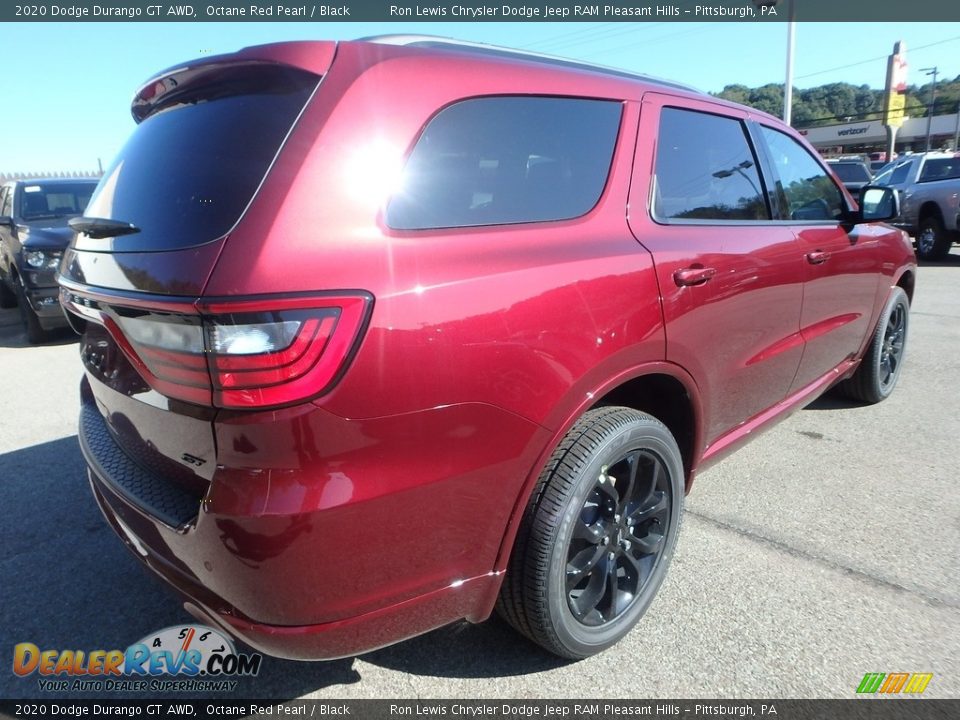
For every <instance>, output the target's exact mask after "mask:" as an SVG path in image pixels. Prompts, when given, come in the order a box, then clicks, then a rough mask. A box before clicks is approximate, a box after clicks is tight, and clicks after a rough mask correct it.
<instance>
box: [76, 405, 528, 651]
mask: <svg viewBox="0 0 960 720" xmlns="http://www.w3.org/2000/svg"><path fill="white" fill-rule="evenodd" d="M85 395H86V397H85V399H84V403H83V405H82V408H83V409H82V413H81V423H80V444H81V448H82V450H83V453H84V456H85V458H86V461H87V465H88V469H89V479H90V483H91V486H92V489H93V494H94V496H95V498H96V500H97V503H98V504H99V506H100V508H101V510H102V512H103V514H104V516H105V517H106V518H107V521H108V522H109V524H110V525H111V527H113V529H114V531H115V532H116V533H117V535H118V536H119V537H120V538H121V539H122V540H123V541H124V543H125V544H126V546H127V547H128V548H129V549H130V550H131V552H133V553H134V555H136V556H137V557H138V558H139V559H140V560H141V561H142V562H143V563H144V564H145V565H147V567H149V568H150V569H151V570H152V571H153V572H154V573H156V574H157V575H159V576H160V577H161V578H163V579H164V580H165V581H167V582H168V583H169V584H170V585H172V586H173V588H174V589H175V590H176V591H177V592H178V593H179V594H180V596H181V597H182V600H183V604H184V607H185V608H186V609H187V610H188V611H189V612H190V613H192V614H193V615H194V616H195V617H198V618H200V619H202V620H203V621H204V622H206V623H207V624H210V625H213V626H216V627H219V628H221V629H222V630H224V631H225V632H227V633H229V634H230V635H232V636H234V637H236V638H238V639H240V640H243V641H244V642H246V643H247V644H249V645H251V646H252V647H254V648H256V649H258V650H261V651H263V652H265V653H268V654H270V655H275V656H279V657H285V658H293V659H311V660H320V659H332V658H337V657H346V656H351V655H355V654H357V653H361V652H366V651H369V650H372V649H375V648H378V647H382V646H384V645H388V644H391V643H393V642H397V641H400V640H403V639H405V638H408V637H412V636H414V635H417V634H420V633H423V632H426V631H429V630H432V629H434V628H437V627H440V626H442V625H445V624H447V623H449V622H453V621H455V620H458V619H461V618H466V619H468V620H471V621H480V620H483V619H485V618H486V617H487V615H489V613H490V611H491V610H492V607H493V602H494V599H495V596H496V592H497V590H498V588H499V584H500V577H499V576H498V575H497V574H495V573H493V572H492V569H493V568H494V566H495V564H496V559H497V553H498V551H499V546H500V542H501V541H502V537H503V532H504V528H505V526H506V523H507V518H508V517H509V513H510V511H511V509H512V505H513V502H514V500H515V498H516V494H517V492H518V490H519V484H520V483H521V482H522V480H523V478H524V476H525V472H521V471H520V468H521V467H522V466H523V465H524V464H525V463H527V462H529V460H528V459H527V457H528V455H529V454H531V453H532V452H533V451H534V450H535V449H536V443H532V442H527V443H519V444H518V443H517V441H516V437H517V432H518V430H519V429H521V427H523V425H524V424H525V423H526V421H521V420H520V419H518V418H515V417H514V416H509V414H505V413H503V412H502V411H499V410H495V409H492V408H489V407H488V406H482V407H481V408H480V409H479V410H478V409H477V408H465V409H464V408H461V409H460V410H459V411H458V410H457V409H456V408H455V407H449V408H444V409H442V410H430V411H424V413H423V414H424V415H426V416H427V417H424V418H417V417H415V416H403V417H401V418H399V419H381V420H379V421H347V420H343V419H341V418H337V417H335V416H331V415H330V414H329V413H326V412H324V411H321V410H319V409H318V408H315V407H312V406H311V408H310V409H306V410H302V411H301V413H300V414H299V415H295V416H294V417H293V418H291V419H290V421H291V422H294V423H295V424H296V425H297V432H298V433H299V437H300V438H301V439H302V438H304V437H307V436H310V437H316V439H317V440H320V439H325V440H326V443H325V446H326V448H327V450H328V452H329V455H327V456H325V459H324V460H323V461H320V460H317V463H316V465H315V466H313V467H307V468H301V469H302V470H306V471H308V474H306V475H305V474H303V473H296V472H293V470H292V469H288V470H286V471H284V472H281V471H279V470H277V469H275V468H274V469H273V470H270V469H264V466H266V468H269V466H270V464H269V462H268V461H267V459H266V458H259V459H258V458H256V457H254V458H253V463H254V464H255V465H257V467H256V469H249V470H242V469H237V468H235V469H234V470H232V471H228V470H227V469H226V468H223V467H222V465H221V466H219V467H218V474H217V475H215V476H214V479H213V481H212V482H211V485H210V488H209V489H208V491H207V493H206V494H205V495H204V496H203V497H201V496H199V495H197V494H196V493H195V492H194V491H190V490H187V489H184V488H181V487H179V486H176V485H174V484H171V483H169V482H168V481H165V479H164V478H163V477H158V476H156V475H153V474H151V473H149V472H147V471H146V470H144V469H143V468H141V467H140V466H139V465H137V464H136V463H135V462H134V461H133V460H131V459H130V458H129V457H128V456H127V455H126V453H124V452H123V450H121V449H120V447H119V446H118V445H117V443H116V441H114V439H113V437H112V435H111V433H110V431H109V429H108V428H107V424H106V421H105V420H104V419H103V417H102V416H101V415H100V413H99V411H98V409H97V407H96V405H95V404H93V402H92V398H91V397H90V396H89V393H85ZM457 412H460V413H464V412H466V413H469V414H470V415H471V417H472V422H473V423H474V424H477V425H482V426H485V427H487V428H489V432H491V433H492V434H493V435H494V438H493V440H494V442H493V443H492V444H491V445H490V448H491V449H490V450H488V452H487V453H485V454H483V455H481V456H478V455H477V454H476V453H474V454H473V455H471V454H470V453H468V452H465V451H464V449H463V448H457V447H453V449H452V451H451V452H452V454H453V455H456V456H459V457H460V458H461V461H465V462H467V463H468V464H469V465H470V466H471V467H472V469H466V468H454V467H450V466H449V465H447V464H445V463H443V462H439V460H440V459H442V457H444V456H446V455H448V454H449V453H446V452H437V453H435V457H436V458H437V460H438V462H437V463H434V465H435V467H433V468H432V472H431V470H430V469H427V468H426V466H424V467H423V468H421V467H415V468H411V467H410V462H411V457H404V455H403V454H402V453H401V452H399V451H398V450H397V449H396V448H393V449H391V448H389V447H384V446H385V445H389V442H396V443H397V444H398V445H399V446H401V447H405V451H406V453H407V454H408V456H409V454H410V453H411V448H410V447H406V446H407V445H408V443H409V439H410V438H409V435H410V432H409V431H410V428H417V429H418V430H419V431H422V432H425V433H426V434H427V435H428V436H429V435H431V434H432V433H434V432H435V431H436V428H438V427H446V428H447V431H448V432H449V430H450V427H451V426H450V424H449V423H450V422H451V421H454V420H455V415H456V413H457ZM304 413H306V417H307V418H309V421H308V420H307V419H305V416H304ZM434 413H440V414H439V415H437V416H436V417H432V415H433V414H434ZM451 413H452V414H451ZM274 415H277V414H276V413H275V414H274ZM415 415H419V413H418V414H415ZM510 418H513V419H512V420H511V419H510ZM247 419H248V418H247ZM310 422H312V423H314V424H315V427H314V429H313V430H311V428H310V427H309V423H310ZM238 423H239V424H238V425H237V426H231V425H230V424H229V423H227V424H226V427H219V424H218V445H219V446H220V447H221V448H223V447H225V446H226V447H231V446H232V447H240V448H241V449H242V450H243V453H242V454H243V455H245V456H250V455H254V456H256V454H257V453H256V452H252V451H251V449H250V448H251V447H252V446H257V447H260V446H261V441H264V443H265V444H264V445H263V447H264V450H265V452H268V453H276V452H277V447H278V444H279V443H280V440H279V438H281V437H287V436H288V428H286V427H285V423H284V421H283V419H282V418H281V419H280V420H277V419H276V417H274V422H272V423H269V424H266V425H263V426H260V425H257V424H254V425H252V426H251V425H250V424H249V423H244V422H242V421H238ZM384 423H388V424H389V425H390V427H387V426H386V425H385V424H384ZM396 423H400V424H402V426H403V427H406V428H407V434H406V437H405V436H404V433H402V432H398V431H397V429H396V427H393V425H394V424H396ZM320 426H322V431H321V427H320ZM452 427H453V428H457V427H458V425H457V424H456V423H455V424H454V425H453V426H452ZM460 427H462V424H461V425H460ZM525 430H526V433H527V438H528V440H531V439H532V436H536V437H539V435H538V434H537V432H536V428H535V426H534V427H533V428H531V427H525ZM258 431H259V432H266V433H267V435H268V436H267V437H258V435H257V433H258ZM234 432H235V433H237V437H241V436H242V437H243V438H246V442H247V443H249V445H243V444H242V443H239V442H232V441H231V440H230V439H229V438H230V437H231V433H234ZM270 432H273V433H276V435H275V436H273V435H270ZM507 436H511V438H512V439H511V440H508V439H507ZM377 437H383V438H394V439H395V440H392V441H389V442H388V441H384V442H383V443H381V444H380V445H378V444H377V443H372V439H374V438H377ZM466 439H470V438H466ZM436 440H438V441H439V440H442V438H436ZM287 442H288V443H289V438H288V439H287ZM451 444H452V445H454V446H455V445H456V444H457V443H456V442H453V443H451V442H449V441H448V442H447V443H446V444H445V445H451ZM473 444H474V445H476V441H475V440H474V443H473ZM343 445H345V447H344V446H343ZM311 450H312V451H313V452H315V453H316V452H319V451H318V449H317V448H316V447H314V446H312V447H311ZM504 453H506V454H507V456H508V458H509V461H505V460H504V457H503V456H504ZM225 457H229V453H225V452H224V453H221V456H220V458H219V459H218V462H221V463H222V462H223V460H224V458H225ZM274 459H275V458H274ZM295 459H297V460H298V462H299V461H302V460H303V458H302V457H300V458H295ZM325 463H333V466H334V467H336V468H337V470H336V472H333V473H331V472H330V471H329V469H324V465H325ZM364 463H366V464H364ZM511 465H515V468H514V469H513V471H511V468H510V466H511ZM436 472H439V473H440V477H439V478H438V477H437V476H436V475H435V474H433V473H436ZM448 473H452V474H448ZM505 478H506V479H512V478H515V483H516V485H515V486H514V485H513V484H512V483H513V481H512V480H511V482H507V481H506V480H505ZM498 483H499V484H500V485H501V486H502V487H500V488H497V484H498ZM494 490H497V491H500V492H495V491H494ZM501 493H502V494H501Z"/></svg>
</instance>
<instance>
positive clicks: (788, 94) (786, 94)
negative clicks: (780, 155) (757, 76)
mask: <svg viewBox="0 0 960 720" xmlns="http://www.w3.org/2000/svg"><path fill="white" fill-rule="evenodd" d="M793 4H794V0H787V78H786V82H785V83H784V85H783V121H784V122H785V123H786V124H787V125H789V124H790V120H791V119H792V117H793V46H794V43H795V41H796V37H797V23H796V22H794V14H793Z"/></svg>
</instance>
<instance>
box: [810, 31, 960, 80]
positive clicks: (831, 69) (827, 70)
mask: <svg viewBox="0 0 960 720" xmlns="http://www.w3.org/2000/svg"><path fill="white" fill-rule="evenodd" d="M957 40H960V35H958V36H956V37H952V38H947V39H946V40H938V41H937V42H932V43H929V44H928V45H920V46H919V47H915V48H913V49H911V50H910V52H911V53H915V52H919V51H920V50H926V49H927V48H931V47H934V46H935V45H943V44H944V43H948V42H955V41H957ZM887 57H888V56H887V55H881V56H879V57H874V58H870V59H869V60H859V61H858V62H854V63H849V64H847V65H839V66H837V67H832V68H827V69H826V70H817V71H816V72H812V73H807V74H806V75H797V77H796V78H794V79H795V80H803V79H804V78H808V77H814V76H815V75H825V74H826V73H829V72H833V71H835V70H846V69H847V68H852V67H857V66H859V65H866V64H868V63H872V62H877V61H878V60H886V59H887Z"/></svg>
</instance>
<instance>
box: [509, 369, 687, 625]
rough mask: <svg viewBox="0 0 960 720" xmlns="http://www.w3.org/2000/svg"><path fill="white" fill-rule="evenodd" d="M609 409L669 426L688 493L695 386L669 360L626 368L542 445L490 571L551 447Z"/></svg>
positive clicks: (588, 398) (515, 526) (570, 413)
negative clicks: (596, 411) (586, 417)
mask: <svg viewBox="0 0 960 720" xmlns="http://www.w3.org/2000/svg"><path fill="white" fill-rule="evenodd" d="M610 405H622V406H624V407H629V408H632V409H634V410H639V411H641V412H645V413H648V414H649V415H652V416H653V417H655V418H657V419H658V420H660V422H662V423H663V424H664V425H666V426H667V428H668V429H669V430H670V432H671V434H673V436H674V438H675V439H676V440H677V444H678V445H679V447H680V453H681V456H682V457H683V465H684V474H685V478H684V489H685V492H689V491H690V488H691V486H692V484H693V479H694V477H695V475H696V469H697V465H698V463H699V461H700V456H701V455H702V452H703V431H702V428H703V421H702V415H703V413H702V407H701V403H700V394H699V390H698V388H697V384H696V382H695V381H694V379H693V377H692V376H691V375H690V374H689V373H687V372H686V371H685V370H684V369H683V368H681V367H680V366H678V365H674V364H672V363H667V362H656V363H650V364H648V365H644V366H641V367H636V368H632V369H630V370H626V371H624V372H623V373H620V374H619V375H617V376H615V377H613V378H611V379H610V380H609V381H608V382H606V383H604V384H603V385H602V386H600V387H598V388H597V389H596V390H594V391H592V392H588V393H586V394H584V395H581V399H580V401H579V402H577V403H574V404H573V408H572V409H571V410H570V411H568V412H567V413H566V414H565V417H566V419H565V421H564V422H563V423H562V424H561V425H560V426H559V427H557V429H556V431H555V432H554V433H553V435H552V436H551V438H550V440H549V442H547V443H545V444H544V448H543V449H542V451H541V452H540V454H539V456H538V457H537V460H536V462H535V463H534V465H533V466H532V467H531V469H530V472H529V473H528V475H527V477H526V479H525V480H524V483H523V485H522V486H521V489H520V492H519V494H518V496H517V498H516V500H515V502H514V506H513V510H512V511H511V513H510V517H509V519H508V521H507V525H506V527H505V529H504V534H503V538H502V540H501V542H500V550H499V552H498V555H497V561H496V566H495V568H494V572H496V573H502V572H504V571H505V569H506V566H507V563H508V562H509V559H510V554H511V552H512V549H513V544H514V542H515V540H516V535H517V529H518V528H519V525H520V522H521V520H522V518H523V514H524V511H525V510H526V507H527V504H528V502H529V500H530V496H531V494H532V493H533V491H534V489H535V488H536V484H537V479H538V478H539V477H540V473H541V471H542V470H543V467H544V465H545V464H546V463H547V461H548V460H549V458H550V455H551V454H552V453H553V450H554V448H556V447H557V445H558V444H559V443H560V442H561V440H562V439H563V437H564V435H566V433H567V431H569V430H570V428H571V427H573V425H574V424H575V423H576V422H577V420H578V419H579V418H580V416H582V415H583V414H584V413H585V412H587V411H589V410H592V409H593V408H596V407H602V406H610ZM491 609H492V604H491Z"/></svg>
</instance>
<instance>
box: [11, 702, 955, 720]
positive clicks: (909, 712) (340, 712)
mask: <svg viewBox="0 0 960 720" xmlns="http://www.w3.org/2000/svg"><path fill="white" fill-rule="evenodd" d="M0 715H2V716H6V717H14V718H45V717H51V718H52V717H56V718H63V717H77V718H81V717H87V718H94V717H96V718H105V719H107V720H112V718H129V717H144V718H199V719H200V720H206V719H207V718H223V717H248V718H257V717H269V718H279V717H311V718H343V717H349V718H361V719H362V720H398V719H400V718H427V717H444V718H465V719H468V720H531V719H534V720H553V719H554V718H557V719H559V718H565V719H569V720H624V719H625V718H684V720H686V719H687V718H695V719H696V720H700V719H701V718H710V719H711V720H717V719H718V718H724V719H729V718H776V719H777V720H815V719H819V720H824V719H826V718H829V719H830V720H859V719H861V718H862V719H863V720H947V719H948V718H950V719H951V720H954V719H955V718H957V717H960V700H920V699H911V700H900V699H883V700H866V699H864V700H775V699H770V700H595V699H590V700H522V699H521V700H292V701H289V702H283V703H276V702H274V701H269V700H175V701H170V700H162V701H143V700H140V701H130V700H127V701H124V700H109V699H107V700H63V701H53V702H51V701H47V700H36V701H30V700H22V701H13V700H0Z"/></svg>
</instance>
